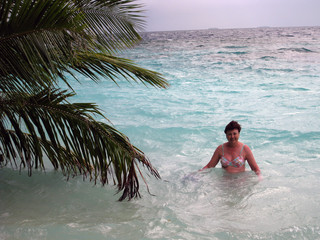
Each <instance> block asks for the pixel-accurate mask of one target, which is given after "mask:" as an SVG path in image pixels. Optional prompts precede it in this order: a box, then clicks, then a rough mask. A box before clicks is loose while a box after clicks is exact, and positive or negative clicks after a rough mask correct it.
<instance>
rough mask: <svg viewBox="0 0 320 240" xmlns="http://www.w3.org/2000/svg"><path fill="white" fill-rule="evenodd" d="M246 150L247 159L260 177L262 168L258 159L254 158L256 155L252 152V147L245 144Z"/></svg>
mask: <svg viewBox="0 0 320 240" xmlns="http://www.w3.org/2000/svg"><path fill="white" fill-rule="evenodd" d="M244 151H245V154H246V155H245V159H246V160H247V161H248V163H249V166H250V168H251V170H252V171H254V172H255V173H256V174H257V175H258V176H259V177H261V172H260V168H259V166H258V164H257V162H256V160H255V159H254V156H253V154H252V152H251V149H250V148H249V147H248V146H247V145H245V146H244Z"/></svg>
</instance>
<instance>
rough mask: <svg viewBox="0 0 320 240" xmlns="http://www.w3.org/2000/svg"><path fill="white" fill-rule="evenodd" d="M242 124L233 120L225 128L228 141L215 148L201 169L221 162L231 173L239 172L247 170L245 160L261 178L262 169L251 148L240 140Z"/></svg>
mask: <svg viewBox="0 0 320 240" xmlns="http://www.w3.org/2000/svg"><path fill="white" fill-rule="evenodd" d="M240 131H241V126H240V124H239V123H238V122H236V121H231V122H230V123H229V124H228V125H227V126H226V128H225V130H224V132H225V134H226V137H227V140H228V142H226V143H223V144H221V145H220V146H218V147H217V149H216V150H215V152H214V154H213V156H212V158H211V160H210V162H209V163H208V164H207V165H206V166H205V167H204V168H202V169H201V170H203V169H206V168H213V167H215V166H216V165H217V164H218V162H219V161H220V162H221V165H222V167H223V168H224V169H225V170H226V171H227V172H229V173H239V172H244V171H245V161H246V160H247V162H248V164H249V166H250V168H251V169H252V171H254V172H255V173H256V174H257V175H258V176H259V178H260V179H261V174H260V169H259V167H258V164H257V163H256V160H255V159H254V157H253V154H252V152H251V150H250V148H249V147H248V146H247V145H245V144H243V143H241V142H239V141H238V140H239V137H240Z"/></svg>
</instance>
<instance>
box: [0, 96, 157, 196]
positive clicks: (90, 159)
mask: <svg viewBox="0 0 320 240" xmlns="http://www.w3.org/2000/svg"><path fill="white" fill-rule="evenodd" d="M72 95H73V94H72V93H66V92H65V91H58V90H55V91H49V90H47V91H41V92H39V93H38V94H36V95H28V96H27V95H25V96H19V97H16V98H12V97H11V96H10V95H9V96H6V97H4V96H3V97H2V98H1V100H0V109H1V110H0V116H2V117H1V121H0V129H1V133H0V152H1V153H2V154H3V157H4V164H8V163H11V164H13V165H17V166H20V167H27V168H28V170H29V174H30V175H31V170H32V168H33V167H34V168H41V169H44V159H45V157H47V158H48V159H49V161H51V163H52V165H53V166H54V168H55V169H62V171H63V173H64V174H66V175H68V176H69V175H70V174H72V175H78V174H83V175H84V176H87V177H89V178H90V180H94V181H95V182H96V181H97V180H99V181H100V182H101V183H102V184H106V183H108V182H109V180H110V179H112V180H113V181H114V182H116V184H117V186H118V189H119V191H121V190H123V194H122V196H121V198H120V200H123V199H125V198H126V197H128V198H129V199H131V198H133V197H136V196H140V195H139V181H138V176H137V174H136V168H137V166H136V165H135V162H139V163H141V164H142V165H143V166H146V167H147V169H148V170H149V171H150V172H151V174H153V175H154V176H155V177H157V178H160V176H159V173H158V172H157V171H156V170H155V169H154V168H153V166H152V165H151V163H150V161H149V160H148V159H147V158H146V156H145V155H144V153H143V152H141V151H140V150H139V149H137V148H136V147H134V146H133V145H132V144H131V143H130V142H129V140H128V138H127V137H126V136H124V135H123V134H121V133H120V132H118V131H117V130H116V129H114V128H113V127H112V126H110V125H108V124H106V123H103V122H97V121H95V120H94V119H93V117H92V114H96V115H99V116H103V115H102V113H101V112H100V111H99V109H98V108H97V107H96V106H95V105H94V104H88V103H73V104H70V103H68V102H67V98H69V97H71V96H72ZM112 173H115V174H112Z"/></svg>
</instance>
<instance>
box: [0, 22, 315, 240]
mask: <svg viewBox="0 0 320 240" xmlns="http://www.w3.org/2000/svg"><path fill="white" fill-rule="evenodd" d="M143 37H144V41H143V42H141V43H140V44H139V45H138V46H136V47H135V48H133V49H130V50H129V51H127V52H125V53H123V55H121V56H123V57H127V58H130V59H132V60H134V61H135V62H136V63H137V64H139V65H141V66H143V67H146V68H149V69H151V70H155V71H158V72H160V73H162V74H163V75H164V77H165V78H166V79H167V80H168V81H169V83H170V84H171V86H170V88H169V89H167V90H163V89H155V88H152V87H145V86H144V85H143V84H136V83H129V82H127V81H125V80H122V81H120V82H119V86H116V85H115V84H114V83H112V82H111V81H107V80H102V81H101V83H100V84H98V85H96V84H94V83H92V81H90V80H88V79H86V78H84V77H80V80H81V84H78V83H74V84H73V86H74V88H75V89H76V91H77V92H78V95H77V96H76V97H75V98H74V101H83V102H96V103H98V104H99V106H100V108H101V109H102V110H103V111H104V112H105V113H106V116H107V117H108V118H109V119H110V121H111V122H112V123H113V124H114V126H115V127H117V128H118V129H119V130H121V131H122V132H124V133H125V134H127V135H128V136H129V138H130V139H131V141H132V142H133V143H134V144H135V145H136V146H137V147H139V148H140V149H141V150H142V151H144V152H145V153H146V155H147V156H148V157H149V159H150V160H151V162H152V163H153V165H154V166H155V167H156V168H157V169H158V171H159V173H160V175H161V176H162V179H161V180H156V179H154V178H153V177H148V176H147V175H146V176H147V177H146V178H147V181H148V186H149V188H150V191H151V193H152V194H154V195H155V196H152V195H150V194H148V192H147V190H146V187H145V185H144V184H143V181H141V194H142V198H141V199H134V200H132V201H129V202H128V201H124V202H118V201H117V199H118V198H119V197H120V195H119V194H118V195H116V194H115V187H114V186H107V187H101V186H99V185H97V186H94V184H93V183H91V182H88V181H82V178H81V177H76V178H72V179H70V180H69V181H67V180H66V178H65V177H64V176H62V174H61V173H60V172H54V171H51V170H50V167H49V168H48V169H47V171H46V172H37V171H34V174H33V176H32V177H31V178H30V177H28V176H27V173H26V172H24V171H22V173H21V174H19V172H18V171H16V170H13V169H11V168H9V167H8V168H3V169H0V239H65V240H68V239H94V240H98V239H115V240H121V239H124V240H125V239H320V204H319V203H320V184H319V183H320V181H319V180H320V124H319V119H320V108H319V103H320V84H319V82H320V27H300V28H255V29H209V30H197V31H175V32H174V31H173V32H149V33H143ZM231 120H237V121H239V123H240V124H241V125H242V128H243V130H242V132H241V136H240V141H242V142H244V143H245V144H247V145H248V146H250V148H251V149H252V151H253V154H254V156H255V158H256V161H257V163H258V165H259V167H260V169H261V171H262V174H263V180H262V181H258V179H257V177H256V176H255V174H254V173H253V172H252V171H250V168H249V167H248V166H247V171H246V172H244V173H240V174H226V173H225V172H224V170H223V169H222V168H221V166H220V165H218V166H217V167H216V168H214V169H209V170H206V171H203V172H197V170H198V169H200V168H202V167H203V166H204V165H206V164H207V163H208V161H209V160H210V158H211V155H212V153H213V151H214V149H215V148H216V147H217V146H218V145H219V144H221V143H223V142H224V141H226V139H225V135H224V133H223V130H224V127H225V125H226V124H227V123H228V122H229V121H231ZM142 170H143V168H142ZM143 172H144V173H147V172H146V171H143Z"/></svg>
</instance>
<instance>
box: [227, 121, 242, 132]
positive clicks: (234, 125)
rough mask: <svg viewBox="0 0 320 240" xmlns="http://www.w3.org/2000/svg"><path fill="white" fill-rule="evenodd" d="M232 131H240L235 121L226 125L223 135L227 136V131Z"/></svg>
mask: <svg viewBox="0 0 320 240" xmlns="http://www.w3.org/2000/svg"><path fill="white" fill-rule="evenodd" d="M233 129H238V131H239V132H240V131H241V126H240V124H239V123H238V122H236V121H231V122H229V123H228V125H227V126H226V128H225V129H224V133H225V134H227V132H228V131H230V130H233Z"/></svg>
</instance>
